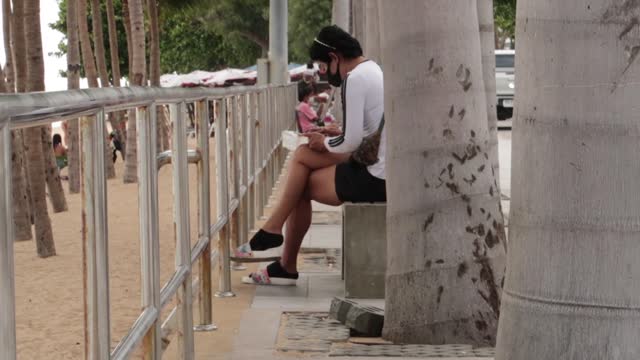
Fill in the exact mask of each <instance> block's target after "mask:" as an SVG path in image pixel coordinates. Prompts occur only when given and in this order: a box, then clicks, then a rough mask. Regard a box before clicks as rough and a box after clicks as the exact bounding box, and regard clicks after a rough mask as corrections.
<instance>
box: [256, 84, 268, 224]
mask: <svg viewBox="0 0 640 360" xmlns="http://www.w3.org/2000/svg"><path fill="white" fill-rule="evenodd" d="M265 94H266V90H262V91H261V92H259V93H258V113H257V114H256V115H257V120H256V152H255V155H256V175H255V183H256V220H258V219H261V218H262V215H263V214H264V199H263V194H264V187H263V179H264V172H263V169H262V161H263V157H264V146H263V145H264V144H263V143H264V141H263V137H264V136H263V135H264V126H265V125H264V124H265V123H266V119H265V117H266V111H265V102H266V100H265Z"/></svg>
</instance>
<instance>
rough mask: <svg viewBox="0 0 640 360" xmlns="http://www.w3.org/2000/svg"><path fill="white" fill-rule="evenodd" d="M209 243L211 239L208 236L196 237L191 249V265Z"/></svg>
mask: <svg viewBox="0 0 640 360" xmlns="http://www.w3.org/2000/svg"><path fill="white" fill-rule="evenodd" d="M209 245H211V239H210V238H209V236H202V237H200V238H199V239H198V241H197V242H196V244H195V245H194V246H193V248H192V249H191V265H192V266H193V264H195V262H196V261H198V258H199V257H200V255H202V252H203V251H204V250H205V249H206V248H207V247H208V246H209Z"/></svg>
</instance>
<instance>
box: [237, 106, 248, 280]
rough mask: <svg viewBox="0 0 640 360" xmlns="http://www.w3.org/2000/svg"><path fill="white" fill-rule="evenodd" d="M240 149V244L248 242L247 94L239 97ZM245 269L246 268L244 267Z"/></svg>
mask: <svg viewBox="0 0 640 360" xmlns="http://www.w3.org/2000/svg"><path fill="white" fill-rule="evenodd" d="M239 124H240V134H241V136H240V143H241V145H240V149H241V160H242V163H241V165H242V166H241V167H242V178H241V179H242V182H241V183H242V185H244V187H245V193H244V196H242V199H241V200H240V244H244V243H246V242H247V241H249V233H248V232H249V216H248V215H249V157H248V152H249V148H250V145H249V142H248V139H249V129H248V128H249V124H250V120H248V119H247V94H243V95H241V96H240V122H239ZM245 269H246V267H245Z"/></svg>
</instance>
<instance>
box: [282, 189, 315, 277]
mask: <svg viewBox="0 0 640 360" xmlns="http://www.w3.org/2000/svg"><path fill="white" fill-rule="evenodd" d="M305 195H306V196H303V197H302V198H301V199H300V201H298V206H296V207H295V208H294V209H293V211H292V212H291V215H289V218H288V219H287V229H286V233H285V237H284V238H285V243H284V251H283V253H282V258H281V260H280V263H281V264H282V267H283V268H284V269H285V270H286V271H287V272H289V273H292V274H294V273H296V272H298V267H297V264H298V261H297V260H298V252H299V251H300V246H301V245H302V241H303V240H304V237H305V235H306V234H307V231H309V227H310V226H311V216H312V212H311V199H310V198H309V196H308V194H305Z"/></svg>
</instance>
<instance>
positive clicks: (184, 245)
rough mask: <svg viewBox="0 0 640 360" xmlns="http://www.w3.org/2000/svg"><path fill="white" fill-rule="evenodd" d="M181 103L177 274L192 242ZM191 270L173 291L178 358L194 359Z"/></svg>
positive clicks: (176, 152)
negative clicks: (176, 321) (177, 327)
mask: <svg viewBox="0 0 640 360" xmlns="http://www.w3.org/2000/svg"><path fill="white" fill-rule="evenodd" d="M185 113H186V106H185V103H184V102H181V103H179V104H172V105H171V111H170V114H171V120H172V121H171V122H172V123H173V141H172V144H171V145H172V151H173V156H174V157H175V159H174V160H175V161H173V162H172V166H173V208H174V214H175V215H174V216H175V217H174V219H175V229H176V271H179V270H180V269H181V268H182V267H183V266H189V267H190V265H191V240H190V235H189V234H190V229H189V226H190V221H189V170H188V163H187V132H186V123H185V115H186V114H185ZM191 290H192V289H191V271H189V272H187V275H186V276H185V278H184V280H183V281H182V282H181V284H180V286H179V287H178V290H177V292H176V296H177V307H178V312H177V313H178V316H179V321H178V323H179V326H180V330H181V331H178V354H179V358H181V359H185V360H191V359H193V357H194V351H195V350H194V340H193V312H192V303H193V297H192V295H193V294H192V292H191Z"/></svg>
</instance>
